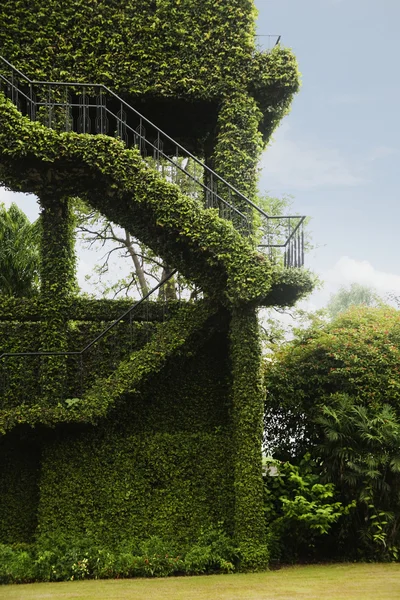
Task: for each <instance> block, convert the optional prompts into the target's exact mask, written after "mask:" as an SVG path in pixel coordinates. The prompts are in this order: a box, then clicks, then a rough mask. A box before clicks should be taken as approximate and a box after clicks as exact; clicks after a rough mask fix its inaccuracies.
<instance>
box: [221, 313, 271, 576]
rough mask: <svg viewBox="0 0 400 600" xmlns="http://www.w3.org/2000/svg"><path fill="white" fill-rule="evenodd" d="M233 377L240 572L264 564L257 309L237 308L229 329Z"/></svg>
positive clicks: (260, 398) (235, 525)
mask: <svg viewBox="0 0 400 600" xmlns="http://www.w3.org/2000/svg"><path fill="white" fill-rule="evenodd" d="M230 353H231V364H232V376H233V384H232V385H233V390H232V429H233V447H234V489H235V510H234V531H235V541H236V543H237V545H238V547H239V548H240V554H241V565H240V566H241V569H242V570H256V569H262V568H265V567H266V566H267V564H268V549H267V546H266V532H265V519H264V511H263V481H262V456H261V443H262V422H263V420H262V418H263V393H262V380H261V345H260V340H259V332H258V323H257V315H256V310H255V308H253V307H251V306H249V305H248V306H242V307H239V308H235V309H234V310H233V313H232V319H231V325H230Z"/></svg>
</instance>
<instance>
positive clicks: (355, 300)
mask: <svg viewBox="0 0 400 600" xmlns="http://www.w3.org/2000/svg"><path fill="white" fill-rule="evenodd" d="M380 303H381V301H380V299H379V296H378V294H377V293H376V292H375V290H374V289H373V288H371V287H368V286H366V285H360V284H359V283H352V284H351V286H350V287H349V288H345V287H342V288H340V290H339V291H338V293H337V294H334V295H333V296H331V298H330V300H329V303H328V306H327V309H328V314H329V315H330V317H331V318H335V317H337V316H338V315H339V314H340V313H341V312H344V311H346V310H347V309H348V308H350V306H377V305H379V304H380Z"/></svg>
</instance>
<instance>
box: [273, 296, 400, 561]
mask: <svg viewBox="0 0 400 600" xmlns="http://www.w3.org/2000/svg"><path fill="white" fill-rule="evenodd" d="M265 381H266V389H267V397H266V411H265V441H266V448H267V449H268V451H269V452H273V453H274V456H276V457H277V458H279V459H281V460H287V459H288V458H290V460H291V461H292V462H294V463H295V464H298V463H299V461H300V460H301V457H302V456H303V454H304V452H310V454H311V456H312V458H313V459H314V461H315V463H316V465H317V466H318V470H317V472H316V474H317V475H318V477H319V483H321V484H324V485H325V484H331V483H333V484H334V485H335V486H336V489H337V493H338V497H337V499H338V501H340V502H341V503H342V504H343V505H344V506H348V505H349V504H354V505H355V506H354V510H351V511H350V512H349V513H348V514H347V515H345V516H344V517H343V518H342V519H340V520H339V521H338V523H337V524H333V525H332V528H331V530H330V532H329V534H328V535H327V536H325V539H324V542H323V543H322V544H319V550H318V551H319V553H320V557H321V556H324V557H325V558H335V559H347V560H348V559H351V560H359V559H361V560H397V559H398V557H399V548H400V535H399V529H400V528H399V524H400V520H399V519H400V517H399V515H400V452H399V448H400V313H399V311H396V310H394V309H391V308H389V307H383V308H361V307H354V308H352V309H350V310H348V311H347V312H346V313H343V314H341V315H339V317H337V318H336V319H334V320H333V321H332V322H330V323H323V322H320V323H316V324H314V325H313V326H312V327H311V328H310V329H309V330H307V331H305V332H304V331H303V332H301V333H299V334H298V335H297V337H296V338H295V339H294V341H293V342H291V343H290V344H288V345H286V346H285V347H284V348H282V349H281V350H280V351H278V352H277V354H276V356H275V358H274V361H273V362H272V363H270V364H268V365H267V367H266V379H265ZM292 533H293V532H291V533H290V536H289V537H290V544H293V540H294V537H295V536H293V535H292ZM304 556H305V554H304V552H303V551H302V558H304Z"/></svg>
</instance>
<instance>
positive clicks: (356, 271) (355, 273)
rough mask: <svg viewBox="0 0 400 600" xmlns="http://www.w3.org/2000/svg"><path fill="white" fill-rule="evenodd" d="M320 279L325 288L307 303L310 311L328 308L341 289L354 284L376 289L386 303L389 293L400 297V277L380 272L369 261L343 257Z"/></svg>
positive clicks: (321, 275)
mask: <svg viewBox="0 0 400 600" xmlns="http://www.w3.org/2000/svg"><path fill="white" fill-rule="evenodd" d="M320 277H321V279H322V280H323V282H324V284H323V287H322V288H321V289H320V290H317V291H315V292H314V293H313V294H312V295H311V296H310V299H309V300H306V301H305V302H306V304H307V308H308V309H309V310H311V307H312V306H316V307H317V308H322V307H324V306H326V304H327V303H328V302H329V299H330V297H331V295H332V294H336V293H337V292H338V291H339V289H340V288H341V287H349V286H350V285H351V284H352V283H359V284H361V285H365V286H368V287H372V288H374V289H375V290H376V291H377V293H378V294H379V295H380V296H381V297H382V298H383V300H384V301H387V294H388V293H389V292H393V293H394V294H396V295H399V296H400V275H396V274H394V273H388V272H386V271H379V270H378V269H375V267H374V266H373V265H371V263H369V262H368V261H367V260H355V259H354V258H349V257H348V256H342V257H340V258H339V260H338V261H337V262H336V263H335V264H334V266H333V267H332V268H331V269H328V270H327V271H323V272H322V273H320Z"/></svg>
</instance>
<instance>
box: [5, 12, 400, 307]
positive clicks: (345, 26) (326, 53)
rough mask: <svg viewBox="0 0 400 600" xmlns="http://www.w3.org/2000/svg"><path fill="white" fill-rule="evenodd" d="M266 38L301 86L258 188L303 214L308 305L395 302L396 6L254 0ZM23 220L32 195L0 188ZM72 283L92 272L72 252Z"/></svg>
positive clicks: (86, 259)
mask: <svg viewBox="0 0 400 600" xmlns="http://www.w3.org/2000/svg"><path fill="white" fill-rule="evenodd" d="M255 4H256V6H257V9H258V11H259V17H258V22H257V33H258V35H259V36H260V37H259V38H258V42H259V44H260V46H261V47H267V44H268V43H269V42H268V38H266V37H263V36H266V35H269V34H280V35H281V36H282V42H281V43H282V45H284V46H287V47H290V48H292V49H293V51H294V52H295V54H296V56H297V59H298V62H299V68H300V71H301V73H302V87H301V90H300V92H299V94H298V95H297V96H296V97H295V99H294V102H293V106H292V110H291V112H290V114H289V115H288V116H286V117H285V118H284V119H283V121H282V124H281V126H280V127H279V129H278V130H277V131H276V132H275V134H274V136H273V140H272V141H271V143H270V144H269V147H268V148H267V150H266V151H265V153H264V154H263V157H262V161H261V165H260V167H261V176H260V191H261V192H262V193H264V192H265V193H268V194H270V195H272V196H278V197H281V196H285V195H287V194H290V195H291V196H292V197H293V211H292V212H296V213H299V214H304V215H307V216H309V217H310V225H309V230H310V235H311V239H312V243H313V245H314V249H313V250H312V251H311V252H310V254H309V255H307V257H306V266H307V267H309V268H310V269H311V270H313V271H314V272H316V273H317V274H318V275H319V277H320V279H321V280H322V281H323V282H324V285H323V287H322V288H321V289H319V290H317V291H316V292H314V293H313V294H312V296H311V297H310V299H309V300H308V302H307V306H308V307H309V308H319V307H321V306H323V305H325V304H326V302H327V301H328V300H329V297H330V295H331V294H332V293H335V292H336V291H337V290H338V289H339V288H340V287H341V286H346V285H349V284H350V283H352V282H357V283H361V284H364V285H371V286H374V287H376V289H377V291H378V292H379V293H380V294H381V295H383V296H385V294H387V293H388V292H390V291H394V292H396V293H398V294H399V295H400V264H399V261H398V254H399V253H398V251H397V243H398V242H397V237H398V229H399V228H400V193H399V187H400V186H399V182H398V178H397V174H398V171H399V168H398V165H399V160H400V141H399V140H400V118H399V108H398V101H397V100H398V98H400V77H399V76H398V73H399V66H398V61H399V58H400V37H399V34H398V27H399V23H400V0H256V1H255ZM13 200H14V201H17V203H18V204H20V206H21V207H22V208H23V210H24V211H25V212H26V213H27V214H28V216H29V217H30V218H31V219H34V218H35V217H36V215H37V204H36V202H34V201H32V198H30V197H27V196H22V195H19V194H18V195H15V194H12V193H11V192H7V191H5V190H2V189H0V201H3V202H5V203H6V204H10V202H11V201H13ZM80 255H81V261H80V265H79V271H78V275H79V279H80V282H81V284H82V285H83V287H84V288H85V289H88V287H87V284H85V283H84V276H85V275H86V274H88V273H90V271H91V268H92V266H91V258H90V256H89V254H88V253H83V252H80Z"/></svg>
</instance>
